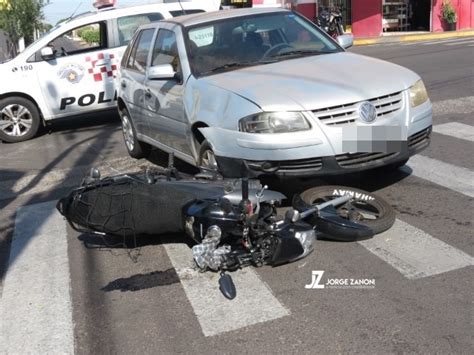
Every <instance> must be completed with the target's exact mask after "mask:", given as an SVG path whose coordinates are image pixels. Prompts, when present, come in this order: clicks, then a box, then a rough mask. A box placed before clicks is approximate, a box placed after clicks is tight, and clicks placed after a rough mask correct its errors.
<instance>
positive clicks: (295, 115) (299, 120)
mask: <svg viewBox="0 0 474 355" xmlns="http://www.w3.org/2000/svg"><path fill="white" fill-rule="evenodd" d="M239 126H240V130H241V131H242V132H248V133H287V132H296V131H304V130H307V129H310V128H311V126H310V124H309V122H308V121H307V120H306V118H305V117H304V116H303V114H302V113H300V112H264V113H258V114H256V115H252V116H248V117H245V118H242V119H241V120H240V122H239Z"/></svg>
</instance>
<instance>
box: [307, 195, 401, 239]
mask: <svg viewBox="0 0 474 355" xmlns="http://www.w3.org/2000/svg"><path fill="white" fill-rule="evenodd" d="M347 194H349V195H351V196H353V198H352V199H350V200H349V201H348V202H346V203H345V204H343V205H339V206H336V210H337V213H338V215H339V216H340V217H342V218H346V219H348V220H351V221H353V222H356V223H360V224H363V225H366V226H367V227H370V228H371V229H372V230H373V231H374V234H379V233H382V232H385V231H386V230H388V229H390V228H391V227H392V226H393V224H394V223H395V210H394V209H393V208H392V206H390V204H389V203H388V202H387V201H385V200H384V199H383V198H381V197H380V196H377V195H375V194H373V193H370V192H367V191H364V190H360V189H356V188H353V187H346V186H321V187H313V188H310V189H308V190H306V191H304V192H302V193H301V198H302V199H303V201H304V202H306V203H307V204H310V205H317V204H320V203H323V202H327V201H329V200H332V199H334V198H336V197H340V196H343V195H347Z"/></svg>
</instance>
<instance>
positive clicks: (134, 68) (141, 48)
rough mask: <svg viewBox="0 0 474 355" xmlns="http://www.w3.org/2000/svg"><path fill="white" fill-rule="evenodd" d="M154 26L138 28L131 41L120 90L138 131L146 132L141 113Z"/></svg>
mask: <svg viewBox="0 0 474 355" xmlns="http://www.w3.org/2000/svg"><path fill="white" fill-rule="evenodd" d="M155 31H156V29H155V28H145V29H142V30H140V31H139V32H138V33H137V35H136V39H135V40H134V41H133V43H132V47H131V49H130V54H128V53H127V54H126V56H125V57H124V63H122V65H123V66H124V67H123V68H122V70H121V77H120V86H121V88H120V90H121V92H122V94H121V96H122V97H123V99H124V100H125V102H126V105H127V108H128V110H129V111H130V115H131V116H132V121H133V124H134V126H135V129H136V130H137V132H138V133H144V134H147V132H148V131H149V125H148V121H147V119H146V118H145V117H144V115H143V111H144V106H145V88H144V83H145V75H146V68H147V62H148V57H149V53H150V48H151V45H152V40H153V36H154V34H155Z"/></svg>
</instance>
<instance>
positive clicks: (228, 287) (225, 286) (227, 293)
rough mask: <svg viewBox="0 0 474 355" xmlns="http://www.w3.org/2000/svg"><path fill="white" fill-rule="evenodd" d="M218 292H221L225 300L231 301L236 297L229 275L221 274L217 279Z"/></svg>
mask: <svg viewBox="0 0 474 355" xmlns="http://www.w3.org/2000/svg"><path fill="white" fill-rule="evenodd" d="M219 290H220V291H221V292H222V294H223V295H224V297H225V298H227V299H229V300H233V299H234V298H235V296H237V290H236V289H235V285H234V281H232V277H230V275H229V274H224V273H222V274H221V278H220V279H219Z"/></svg>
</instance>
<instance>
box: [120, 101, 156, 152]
mask: <svg viewBox="0 0 474 355" xmlns="http://www.w3.org/2000/svg"><path fill="white" fill-rule="evenodd" d="M120 119H121V121H122V133H123V139H124V142H125V147H127V151H128V154H129V155H130V156H131V157H132V158H135V159H141V158H146V157H148V156H149V155H150V152H151V146H150V145H149V144H147V143H144V142H141V141H139V140H138V139H137V131H136V130H135V126H134V125H133V122H132V119H131V117H130V114H129V113H128V111H127V110H126V109H124V110H122V111H121V112H120Z"/></svg>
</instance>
